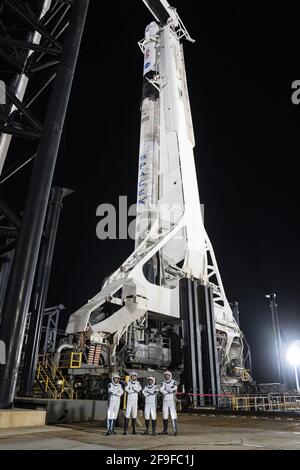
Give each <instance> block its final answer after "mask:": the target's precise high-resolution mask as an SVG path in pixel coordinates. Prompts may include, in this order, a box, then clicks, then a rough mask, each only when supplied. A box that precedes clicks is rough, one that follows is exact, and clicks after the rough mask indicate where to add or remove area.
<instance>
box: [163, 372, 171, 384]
mask: <svg viewBox="0 0 300 470" xmlns="http://www.w3.org/2000/svg"><path fill="white" fill-rule="evenodd" d="M164 379H165V381H166V382H171V380H172V372H170V371H169V370H166V372H165V373H164Z"/></svg>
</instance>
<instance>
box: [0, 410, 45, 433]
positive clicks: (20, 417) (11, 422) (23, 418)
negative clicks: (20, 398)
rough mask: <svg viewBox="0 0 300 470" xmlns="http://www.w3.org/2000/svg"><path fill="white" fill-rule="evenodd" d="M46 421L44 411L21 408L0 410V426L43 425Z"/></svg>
mask: <svg viewBox="0 0 300 470" xmlns="http://www.w3.org/2000/svg"><path fill="white" fill-rule="evenodd" d="M45 423H46V411H42V410H22V409H19V408H15V409H12V410H0V428H1V429H4V428H23V427H34V426H44V425H45Z"/></svg>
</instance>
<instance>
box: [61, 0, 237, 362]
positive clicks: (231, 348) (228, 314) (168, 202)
mask: <svg viewBox="0 0 300 470" xmlns="http://www.w3.org/2000/svg"><path fill="white" fill-rule="evenodd" d="M160 1H161V4H162V6H163V7H164V8H165V9H166V11H167V12H168V13H169V19H168V21H167V22H166V23H165V24H159V22H153V23H151V24H150V25H149V26H148V27H147V29H146V35H145V39H144V40H142V41H141V42H140V43H139V45H140V48H141V50H142V52H143V54H144V57H145V62H144V87H145V84H146V86H147V85H148V87H149V85H150V88H152V92H153V94H152V93H151V91H150V94H149V93H144V97H143V98H144V99H143V103H142V119H141V138H140V155H139V174H138V194H137V221H136V247H135V251H134V252H133V254H132V255H131V256H130V257H129V258H128V259H127V260H126V261H125V262H124V263H123V265H122V266H121V267H120V268H119V269H118V270H117V271H116V272H115V273H114V274H113V275H112V276H110V278H109V279H108V280H107V281H106V283H105V285H104V287H103V289H102V290H101V292H100V293H99V294H97V295H96V296H95V297H93V298H92V299H91V300H89V301H88V303H87V304H86V305H84V306H83V307H82V308H80V309H79V310H78V311H76V312H75V313H74V314H73V315H71V317H70V320H69V324H68V326H67V333H69V334H72V333H76V334H78V333H82V334H83V336H84V337H85V338H89V339H90V340H91V341H92V342H95V343H101V344H102V345H108V344H109V345H110V355H111V361H112V362H111V364H113V362H114V353H115V349H116V346H117V344H118V343H119V340H120V338H121V337H122V336H123V335H124V334H125V333H126V332H127V330H128V328H129V326H130V325H132V323H133V322H138V323H139V324H141V325H142V324H143V322H144V321H145V318H146V317H147V314H149V315H153V316H154V317H155V318H159V319H161V320H163V321H171V320H172V319H173V320H175V319H179V318H180V312H179V280H180V279H181V278H184V277H185V278H190V279H194V280H198V281H199V283H201V284H202V285H205V286H210V287H212V289H213V297H214V312H215V322H216V328H217V331H218V332H219V336H220V337H221V338H222V341H221V342H220V344H219V347H220V348H222V354H221V355H222V357H223V360H224V361H225V362H226V363H227V364H229V363H230V361H231V360H232V359H237V362H238V363H239V364H242V363H243V360H242V354H243V345H242V333H241V331H240V329H239V327H238V325H237V323H236V321H235V319H234V317H233V314H232V311H231V308H230V305H229V303H228V300H227V298H226V295H225V292H224V288H223V284H222V280H221V276H220V273H219V269H218V266H217V262H216V258H215V255H214V251H213V248H212V245H211V242H210V240H209V237H208V235H207V233H206V230H205V228H204V223H203V218H202V214H201V207H200V200H199V192H198V183H197V177H196V170H195V162H194V154H193V148H194V145H195V142H194V133H193V124H192V117H191V111H190V102H189V95H188V87H187V81H186V71H185V63H184V54H183V47H182V40H183V39H187V40H189V41H192V39H191V37H190V35H189V34H188V32H187V30H186V28H185V27H184V26H183V23H182V21H181V20H180V18H179V16H178V14H177V12H176V10H175V9H173V8H171V7H170V6H169V4H168V2H167V1H166V0H160ZM144 3H145V4H146V5H147V6H148V8H149V9H150V10H151V5H150V4H151V1H150V2H149V1H146V0H144ZM155 3H156V4H157V3H158V2H155ZM151 11H152V10H151ZM152 13H153V11H152ZM155 17H156V15H155ZM156 19H157V20H159V18H156ZM147 266H148V267H149V266H150V268H149V269H150V271H151V272H152V274H153V273H154V274H153V275H152V279H151V275H149V269H148V268H147ZM108 304H109V305H110V313H109V314H106V313H105V312H106V306H107V305H108ZM112 311H113V312H114V313H112ZM93 317H94V320H93Z"/></svg>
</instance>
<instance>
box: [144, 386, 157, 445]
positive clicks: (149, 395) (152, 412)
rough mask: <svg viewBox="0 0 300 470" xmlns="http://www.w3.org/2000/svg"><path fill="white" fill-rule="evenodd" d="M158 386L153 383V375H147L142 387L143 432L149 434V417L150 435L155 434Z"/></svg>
mask: <svg viewBox="0 0 300 470" xmlns="http://www.w3.org/2000/svg"><path fill="white" fill-rule="evenodd" d="M157 394H158V387H157V385H156V384H155V378H154V377H148V379H147V385H146V386H145V387H144V390H143V395H144V397H145V410H144V416H145V426H146V430H145V432H144V434H149V424H150V418H151V420H152V435H153V436H155V435H156V406H157Z"/></svg>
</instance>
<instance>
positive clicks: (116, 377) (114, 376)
mask: <svg viewBox="0 0 300 470" xmlns="http://www.w3.org/2000/svg"><path fill="white" fill-rule="evenodd" d="M120 378H121V377H120V376H119V374H112V376H111V379H112V382H114V381H115V379H119V380H120Z"/></svg>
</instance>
